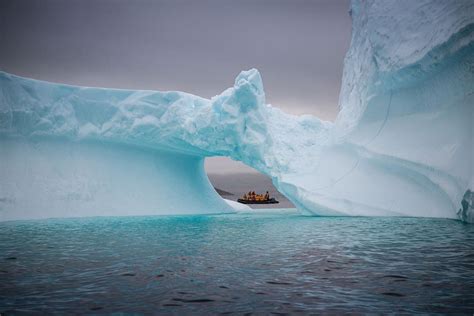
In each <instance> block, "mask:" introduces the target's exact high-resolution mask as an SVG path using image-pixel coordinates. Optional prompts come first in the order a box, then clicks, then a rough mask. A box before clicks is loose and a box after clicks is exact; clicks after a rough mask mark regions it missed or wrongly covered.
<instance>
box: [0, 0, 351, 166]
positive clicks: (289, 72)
mask: <svg viewBox="0 0 474 316" xmlns="http://www.w3.org/2000/svg"><path fill="white" fill-rule="evenodd" d="M348 11H349V1H348V0H313V1H309V0H285V1H282V0H239V1H233V0H188V1H180V0H166V1H163V0H156V1H143V0H139V1H128V0H95V1H84V0H67V1H63V0H53V1H52V0H28V1H25V0H0V69H1V70H4V71H7V72H10V73H14V74H17V75H20V76H26V77H32V78H36V79H42V80H48V81H54V82H62V83H68V84H75V85H85V86H100V87H114V88H130V89H152V90H180V91H186V92H190V93H193V94H197V95H200V96H203V97H207V98H210V97H212V96H214V95H216V94H219V93H220V92H222V91H223V90H225V89H226V88H228V87H230V86H232V85H233V81H234V78H235V77H236V76H237V75H238V73H239V72H240V71H241V70H246V69H250V68H257V69H258V70H259V71H260V73H261V74H262V77H263V82H264V87H265V92H266V95H267V102H268V103H271V104H273V105H274V106H277V107H280V108H281V109H283V110H284V111H286V112H289V113H293V114H303V113H306V114H314V115H317V116H318V117H320V118H322V119H327V120H333V119H334V118H335V116H336V113H337V111H338V104H337V102H338V97H339V89H340V84H341V76H342V67H343V59H344V55H345V53H346V51H347V49H348V47H349V42H350V35H351V20H350V17H349V13H348ZM212 164H214V163H212ZM219 168H221V167H219ZM222 168H223V167H222ZM231 169H232V168H231Z"/></svg>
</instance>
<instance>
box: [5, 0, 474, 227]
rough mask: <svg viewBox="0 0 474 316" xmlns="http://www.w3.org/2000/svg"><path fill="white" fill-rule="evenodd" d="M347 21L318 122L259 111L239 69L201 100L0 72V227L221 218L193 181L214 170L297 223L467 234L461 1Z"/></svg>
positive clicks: (469, 77)
mask: <svg viewBox="0 0 474 316" xmlns="http://www.w3.org/2000/svg"><path fill="white" fill-rule="evenodd" d="M351 15H352V19H353V30H352V40H351V46H350V49H349V52H348V53H347V56H346V60H345V66H344V76H343V83H342V89H341V96H340V113H339V115H338V117H337V119H336V121H335V122H334V123H331V122H325V121H321V120H319V119H318V118H316V117H313V116H310V115H303V116H293V115H289V114H286V113H284V112H282V111H280V110H279V109H278V108H276V107H272V106H271V105H268V104H266V102H265V94H264V90H263V84H262V80H261V77H260V74H259V73H258V71H257V70H255V69H252V70H249V71H244V72H242V73H241V74H240V75H239V76H238V77H237V78H236V80H235V84H234V86H233V87H232V88H229V89H227V90H226V91H224V92H223V93H221V94H220V95H218V96H216V97H214V98H212V99H211V100H208V99H204V98H200V97H197V96H193V95H190V94H186V93H182V92H156V91H131V90H114V89H100V88H86V87H74V86H68V85H61V84H53V83H47V82H42V81H36V80H31V79H25V78H20V77H17V76H13V75H10V74H7V73H0V143H1V144H0V145H1V146H0V159H1V160H0V161H1V163H0V177H1V180H0V219H3V220H7V219H16V218H41V217H51V216H90V215H134V214H140V215H141V214H195V213H219V212H230V211H233V208H232V207H231V206H230V205H229V204H228V203H226V202H225V201H224V200H222V199H221V198H220V197H219V196H218V195H217V194H216V193H215V191H214V190H213V189H212V186H211V185H210V183H209V180H208V179H207V177H206V175H205V172H204V169H203V159H204V158H205V157H210V156H228V157H231V158H232V159H235V160H240V161H242V162H244V163H246V164H247V165H249V166H252V167H254V168H255V169H257V170H259V171H260V172H262V173H264V174H267V175H268V176H270V177H271V178H272V180H273V182H274V184H275V186H276V187H277V188H278V189H279V190H280V191H281V192H282V193H283V194H285V195H286V196H287V197H288V198H289V199H290V200H291V201H292V202H293V203H294V204H295V205H296V206H297V207H298V209H299V210H300V211H301V212H303V213H305V214H310V215H364V216H365V215H368V216H370V215H374V216H390V215H394V216H396V215H399V216H430V217H447V218H460V219H462V220H465V221H471V222H472V221H474V212H473V206H472V200H473V199H472V195H471V193H470V191H469V189H471V190H472V189H473V184H474V178H473V174H474V171H473V163H472V161H473V158H474V146H473V139H474V129H473V122H474V111H473V103H474V2H472V1H453V2H450V1H446V2H442V1H406V0H405V1H396V2H395V1H393V2H390V1H388V2H387V1H383V2H378V1H354V2H353V3H352V6H351ZM316 106H317V105H316Z"/></svg>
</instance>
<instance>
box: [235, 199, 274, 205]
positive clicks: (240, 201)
mask: <svg viewBox="0 0 474 316" xmlns="http://www.w3.org/2000/svg"><path fill="white" fill-rule="evenodd" d="M237 202H239V203H243V204H276V203H280V202H278V201H277V200H275V199H274V198H271V199H268V200H260V201H257V200H249V199H238V200H237Z"/></svg>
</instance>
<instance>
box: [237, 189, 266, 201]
mask: <svg viewBox="0 0 474 316" xmlns="http://www.w3.org/2000/svg"><path fill="white" fill-rule="evenodd" d="M242 199H243V200H247V201H268V200H270V193H268V191H267V192H266V193H265V194H256V193H255V191H249V192H248V193H245V194H244V196H242Z"/></svg>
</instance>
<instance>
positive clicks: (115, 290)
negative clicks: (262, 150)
mask: <svg viewBox="0 0 474 316" xmlns="http://www.w3.org/2000/svg"><path fill="white" fill-rule="evenodd" d="M0 255H1V258H0V314H2V315H4V314H5V315H9V314H17V313H21V312H29V313H34V314H51V313H60V314H84V313H86V314H107V313H114V312H123V313H137V314H166V315H173V314H174V315H204V314H248V315H250V314H271V313H274V314H292V315H293V314H298V313H299V314H308V313H314V314H320V313H322V312H324V313H330V314H338V313H356V314H357V313H382V314H385V313H427V314H437V313H440V314H445V313H458V314H466V315H472V314H473V313H474V225H472V224H471V225H469V224H464V223H461V222H459V221H454V220H446V219H426V218H364V217H352V218H350V217H304V216H300V215H298V214H297V213H296V212H294V211H291V210H290V211H281V210H280V211H279V210H276V211H258V212H257V211H251V212H248V213H243V214H232V215H214V216H166V217H164V216H162V217H96V218H78V219H50V220H38V221H14V222H3V223H0Z"/></svg>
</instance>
